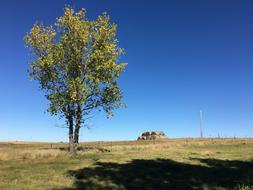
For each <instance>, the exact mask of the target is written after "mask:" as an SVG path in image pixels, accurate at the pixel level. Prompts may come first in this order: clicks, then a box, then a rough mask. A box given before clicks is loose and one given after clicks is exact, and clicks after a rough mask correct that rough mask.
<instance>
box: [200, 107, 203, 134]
mask: <svg viewBox="0 0 253 190" xmlns="http://www.w3.org/2000/svg"><path fill="white" fill-rule="evenodd" d="M199 114H200V138H203V131H202V124H203V122H202V110H200V111H199Z"/></svg>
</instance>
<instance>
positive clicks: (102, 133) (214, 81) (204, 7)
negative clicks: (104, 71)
mask: <svg viewBox="0 0 253 190" xmlns="http://www.w3.org/2000/svg"><path fill="white" fill-rule="evenodd" d="M65 5H72V6H73V7H74V9H75V10H79V9H80V8H85V9H86V10H87V16H88V18H89V19H91V20H94V19H96V17H97V16H98V15H99V14H101V13H102V12H104V11H106V12H107V13H108V14H109V15H110V17H111V21H112V22H114V23H116V24H117V26H118V31H117V37H118V39H119V44H120V46H121V47H124V49H125V52H126V54H125V55H124V56H123V57H122V59H121V61H122V62H127V63H128V66H127V68H126V71H125V72H124V73H123V74H122V76H121V78H120V82H119V83H120V87H121V89H122V91H123V93H124V102H125V103H126V105H127V107H126V108H122V109H119V110H117V111H115V115H114V117H112V118H110V119H107V118H106V115H105V114H103V113H99V114H96V115H95V116H94V117H93V118H92V120H90V121H89V126H90V128H89V129H86V128H83V129H82V130H81V134H80V140H81V141H106V140H134V139H136V138H137V137H138V136H139V135H140V134H141V133H142V132H144V131H153V130H159V131H164V132H165V133H166V134H167V135H168V136H169V137H171V138H177V137H199V135H200V132H199V122H200V119H199V112H200V110H203V114H204V118H203V133H204V136H205V137H217V136H218V135H219V136H221V137H234V136H236V137H253V11H252V9H253V1H250V0H248V1H246V0H242V1H239V0H237V1H235V0H204V1H203V0H192V1H188V0H185V1H183V0H170V1H166V0H163V1H162V0H149V1H147V0H145V1H144V0H138V1H136V0H125V1H123V0H122V1H118V0H82V1H60V0H56V1H45V0H43V1H40V0H36V1H28V0H24V1H19V0H16V1H13V0H8V1H1V3H0V141H14V140H18V141H67V139H68V135H67V134H68V131H67V129H65V128H59V127H57V126H61V125H62V124H63V121H62V120H59V119H58V118H57V117H51V116H50V114H48V113H47V112H46V109H47V107H48V102H47V100H46V99H45V97H44V94H43V92H41V91H40V90H39V86H38V83H37V82H35V81H32V80H31V79H30V78H29V77H28V73H27V70H28V67H29V52H28V50H27V49H25V47H24V42H23V36H24V35H25V33H26V32H28V31H29V30H30V28H31V27H32V25H33V24H34V23H35V22H36V21H42V22H43V23H44V24H45V25H50V24H54V22H55V18H56V17H59V16H61V15H62V14H63V8H64V6H65Z"/></svg>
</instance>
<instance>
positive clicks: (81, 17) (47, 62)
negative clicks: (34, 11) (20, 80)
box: [24, 6, 126, 130]
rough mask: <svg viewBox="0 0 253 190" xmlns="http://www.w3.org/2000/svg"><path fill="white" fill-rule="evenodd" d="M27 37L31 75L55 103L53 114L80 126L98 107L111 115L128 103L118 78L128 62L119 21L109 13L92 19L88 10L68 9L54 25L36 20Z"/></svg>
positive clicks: (47, 96) (77, 126)
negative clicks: (122, 60)
mask: <svg viewBox="0 0 253 190" xmlns="http://www.w3.org/2000/svg"><path fill="white" fill-rule="evenodd" d="M24 41H25V43H26V45H27V47H29V49H30V51H31V53H32V55H33V60H32V62H31V64H30V71H29V73H30V76H31V77H32V79H34V80H38V81H39V83H40V87H41V89H42V90H43V91H44V92H45V96H46V98H47V99H48V100H49V102H50V106H49V109H48V111H49V112H50V113H51V114H52V115H60V116H63V117H65V118H66V120H67V122H68V124H69V125H70V126H71V123H73V119H74V121H75V123H76V128H78V130H79V128H80V127H81V124H82V123H83V121H84V119H83V116H87V115H88V114H90V113H91V112H92V111H93V110H94V109H99V110H104V111H105V112H106V113H107V115H108V116H112V114H113V110H114V109H115V108H119V107H121V106H123V105H124V104H123V103H122V92H121V90H120V88H119V86H118V78H119V76H120V74H121V73H122V71H123V70H124V68H125V66H126V64H125V63H119V62H118V59H119V57H120V55H122V53H123V49H122V48H120V47H119V45H118V40H117V38H116V25H115V24H113V23H111V22H110V19H109V16H108V15H107V14H106V13H103V14H102V15H100V16H98V18H97V20H95V21H91V20H88V19H87V17H86V11H85V9H81V10H79V11H78V12H75V11H74V10H73V9H72V8H71V7H69V6H68V7H66V8H65V10H64V15H63V16H62V17H60V18H57V19H56V23H55V27H53V26H44V25H43V24H42V23H38V22H37V23H35V24H34V26H33V27H32V28H31V30H30V32H28V33H27V34H26V35H25V37H24Z"/></svg>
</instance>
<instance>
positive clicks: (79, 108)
mask: <svg viewBox="0 0 253 190" xmlns="http://www.w3.org/2000/svg"><path fill="white" fill-rule="evenodd" d="M81 122H82V106H81V104H79V103H78V105H77V113H76V126H75V136H74V144H75V149H77V146H78V143H79V131H80V128H81Z"/></svg>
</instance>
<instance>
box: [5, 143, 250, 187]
mask: <svg viewBox="0 0 253 190" xmlns="http://www.w3.org/2000/svg"><path fill="white" fill-rule="evenodd" d="M67 146H68V144H66V143H31V142H8V143H0V189H1V190H2V189H3V190H4V189H8V190H9V189H10V190H14V189H15V190H16V189H18V190H20V189H21V190H22V189H24V190H25V189H38V190H40V189H41V190H44V189H67V188H69V189H72V190H73V189H124V190H125V189H135V188H137V186H138V185H139V184H140V183H141V182H142V180H144V181H143V183H144V184H145V182H146V183H147V184H149V183H150V184H149V186H150V189H154V188H152V187H154V185H155V184H156V183H157V181H158V182H159V183H158V186H159V184H160V185H162V184H163V181H164V180H165V181H166V180H169V183H168V184H165V187H166V188H167V189H168V188H172V187H175V188H176V189H177V188H179V187H180V188H181V189H182V188H183V187H184V189H185V188H187V189H194V188H195V189H247V188H250V186H251V185H253V184H251V183H253V177H252V176H253V173H252V172H250V171H248V170H253V164H251V163H252V162H251V160H253V151H252V150H253V139H170V140H166V141H120V142H87V143H81V144H80V146H81V147H82V151H78V153H77V155H71V154H69V153H68V152H67V151H66V150H65V149H66V148H67ZM159 160H161V161H159ZM136 163H137V164H136ZM245 164H246V166H245ZM100 165H102V166H100ZM139 167H140V168H143V169H141V170H140V171H139V169H138V168H139ZM149 167H151V169H150V168H149ZM182 167H183V168H184V169H183V170H181V168H182ZM230 167H231V168H233V167H235V168H237V170H231V169H230ZM207 168H210V169H207ZM211 168H213V169H211ZM111 169H113V171H115V172H114V173H111V172H110V171H111ZM209 170H210V171H209ZM223 171H224V174H223ZM80 172H81V174H80ZM157 172H158V173H157ZM213 172H214V173H215V172H218V173H221V174H220V175H221V176H215V175H213ZM238 172H241V173H242V174H240V175H239V173H238ZM170 173H171V174H170ZM153 174H156V176H157V175H158V176H159V178H157V179H155V180H153V179H152V178H154V176H153V177H152V175H153ZM168 174H170V175H169V176H167V175H168ZM76 175H77V176H79V175H80V176H85V177H78V178H76ZM139 175H141V176H139ZM209 175H210V176H209ZM223 175H224V176H223ZM238 175H239V176H241V177H237V176H238ZM226 176H227V177H226ZM247 176H249V177H252V180H248V181H247V179H248V177H247ZM149 177H151V179H150V180H149V181H145V178H149ZM222 177H223V178H225V179H226V180H230V181H229V183H227V182H226V181H221V179H220V178H222ZM142 178H143V179H142ZM191 178H194V180H195V181H191ZM133 179H136V180H139V181H136V182H132V183H130V184H128V183H125V180H133ZM180 181H181V182H180ZM200 181H201V182H200ZM120 184H121V185H120ZM131 184H132V186H131ZM187 184H188V186H187ZM134 185H135V186H134ZM156 185H157V184H156ZM166 185H167V186H166ZM243 185H244V186H243ZM241 187H243V188H241ZM244 187H245V188H244ZM143 189H147V188H145V187H144V188H143Z"/></svg>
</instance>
